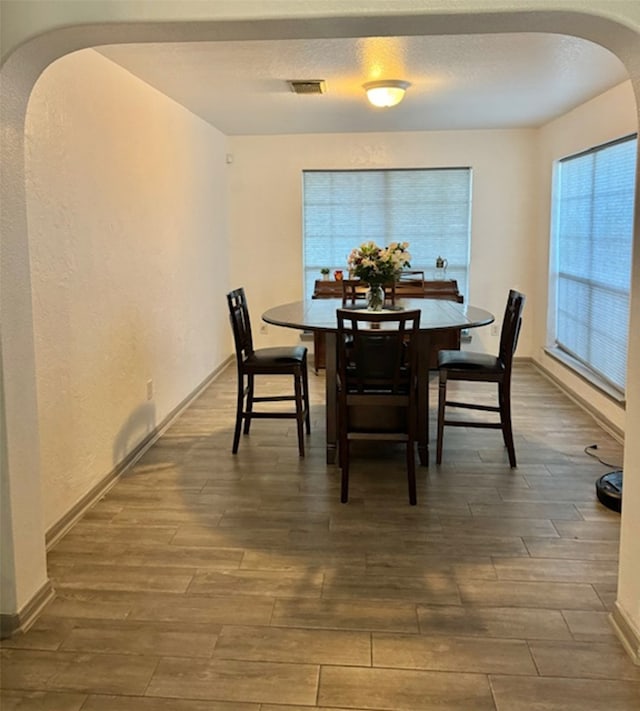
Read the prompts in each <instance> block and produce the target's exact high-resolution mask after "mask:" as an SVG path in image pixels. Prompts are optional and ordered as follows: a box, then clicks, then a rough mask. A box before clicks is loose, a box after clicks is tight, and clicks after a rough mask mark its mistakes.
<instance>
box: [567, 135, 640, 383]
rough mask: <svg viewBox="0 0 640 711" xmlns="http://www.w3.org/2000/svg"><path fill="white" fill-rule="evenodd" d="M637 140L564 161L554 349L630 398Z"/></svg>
mask: <svg viewBox="0 0 640 711" xmlns="http://www.w3.org/2000/svg"><path fill="white" fill-rule="evenodd" d="M636 152H637V139H636V138H627V139H623V140H621V141H617V142H615V143H611V144H607V145H605V146H601V147H598V148H596V149H593V150H591V151H589V152H587V153H583V154H580V155H577V156H573V157H570V158H566V159H564V160H562V161H560V162H559V164H558V167H557V174H556V184H555V196H554V197H555V244H556V255H557V297H556V345H557V347H558V348H560V349H561V350H564V351H565V352H567V353H568V354H570V355H571V356H573V357H574V358H577V359H578V360H579V361H580V362H581V363H582V364H583V365H585V366H587V368H589V369H591V370H592V371H593V372H595V373H596V374H597V375H599V376H601V377H603V378H604V379H605V380H606V381H608V382H609V383H610V384H612V385H614V386H615V387H616V388H618V389H620V390H621V391H622V392H624V387H625V374H626V365H627V335H628V327H629V291H630V287H631V246H632V240H633V210H634V190H635V173H636Z"/></svg>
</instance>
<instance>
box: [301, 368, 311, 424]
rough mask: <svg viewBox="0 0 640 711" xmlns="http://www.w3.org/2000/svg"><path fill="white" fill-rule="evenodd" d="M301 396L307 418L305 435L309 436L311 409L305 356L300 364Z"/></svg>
mask: <svg viewBox="0 0 640 711" xmlns="http://www.w3.org/2000/svg"><path fill="white" fill-rule="evenodd" d="M302 394H303V399H304V408H305V410H306V413H307V416H306V418H305V420H306V423H307V434H311V407H310V406H309V372H308V370H307V357H306V356H305V358H304V362H303V364H302Z"/></svg>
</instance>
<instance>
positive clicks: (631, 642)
mask: <svg viewBox="0 0 640 711" xmlns="http://www.w3.org/2000/svg"><path fill="white" fill-rule="evenodd" d="M609 619H610V620H611V624H612V625H613V629H614V630H615V632H616V635H617V636H618V638H619V639H620V641H621V642H622V646H623V647H624V648H625V650H626V651H627V653H628V654H629V656H630V657H631V659H632V660H633V663H634V664H637V665H638V666H640V630H638V629H637V628H636V627H634V625H633V624H632V623H631V621H630V620H629V618H628V617H627V615H626V613H625V612H624V611H623V610H622V608H621V607H620V606H619V605H618V603H617V602H616V603H614V606H613V612H612V613H611V615H610V616H609Z"/></svg>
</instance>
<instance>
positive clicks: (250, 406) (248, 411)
mask: <svg viewBox="0 0 640 711" xmlns="http://www.w3.org/2000/svg"><path fill="white" fill-rule="evenodd" d="M252 412H253V375H247V405H246V409H245V418H244V433H245V434H249V428H250V427H251V413H252Z"/></svg>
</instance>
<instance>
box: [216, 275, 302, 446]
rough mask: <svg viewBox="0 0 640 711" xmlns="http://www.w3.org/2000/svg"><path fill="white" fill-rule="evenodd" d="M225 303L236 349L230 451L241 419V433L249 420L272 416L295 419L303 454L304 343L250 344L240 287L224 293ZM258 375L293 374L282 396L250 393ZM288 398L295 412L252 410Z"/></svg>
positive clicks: (238, 431)
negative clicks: (290, 387) (290, 388)
mask: <svg viewBox="0 0 640 711" xmlns="http://www.w3.org/2000/svg"><path fill="white" fill-rule="evenodd" d="M227 302H228V305H229V319H230V321H231V327H232V329H233V338H234V342H235V349H236V365H237V371H238V398H237V405H236V424H235V431H234V434H233V447H232V450H231V451H232V452H233V454H236V453H237V452H238V445H239V444H240V429H241V427H242V422H243V421H244V434H246V435H248V434H249V429H250V427H251V420H253V419H264V418H276V419H295V420H296V424H297V430H298V451H299V453H300V456H301V457H304V432H303V426H304V425H305V424H306V429H307V434H310V432H311V420H310V414H309V381H308V374H307V348H306V347H305V346H284V347H276V348H258V349H254V347H253V337H252V335H251V321H250V318H249V310H248V307H247V299H246V296H245V293H244V289H243V288H239V289H234V290H233V291H230V292H229V293H228V294H227ZM258 375H268V376H272V375H291V376H293V393H292V394H286V395H262V396H260V397H257V396H256V395H255V394H254V386H255V378H256V376H258ZM287 400H291V401H294V402H295V411H293V412H292V411H286V412H280V411H269V410H264V411H260V412H256V411H255V410H254V409H253V406H254V403H258V402H281V401H287Z"/></svg>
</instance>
